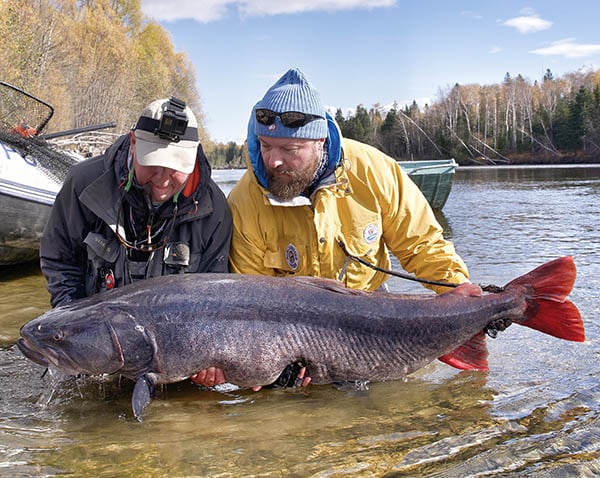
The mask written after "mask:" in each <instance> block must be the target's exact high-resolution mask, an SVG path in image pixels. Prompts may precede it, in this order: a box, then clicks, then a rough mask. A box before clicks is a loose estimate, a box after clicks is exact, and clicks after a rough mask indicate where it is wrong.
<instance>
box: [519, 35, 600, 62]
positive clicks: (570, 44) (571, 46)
mask: <svg viewBox="0 0 600 478" xmlns="http://www.w3.org/2000/svg"><path fill="white" fill-rule="evenodd" d="M529 53H534V54H535V55H543V56H564V57H565V58H583V57H589V56H593V55H598V54H600V44H591V43H588V44H585V43H575V38H565V39H563V40H559V41H555V42H553V43H551V44H550V46H547V47H544V48H538V49H536V50H531V51H530V52H529Z"/></svg>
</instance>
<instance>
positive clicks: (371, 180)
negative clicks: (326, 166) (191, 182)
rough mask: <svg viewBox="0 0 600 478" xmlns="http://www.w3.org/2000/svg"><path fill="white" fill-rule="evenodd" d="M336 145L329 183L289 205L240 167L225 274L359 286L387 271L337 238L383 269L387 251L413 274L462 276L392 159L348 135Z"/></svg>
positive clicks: (370, 286)
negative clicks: (338, 149)
mask: <svg viewBox="0 0 600 478" xmlns="http://www.w3.org/2000/svg"><path fill="white" fill-rule="evenodd" d="M341 145H342V160H341V162H340V163H339V166H338V167H337V169H336V170H335V182H334V183H333V184H330V185H322V186H319V187H318V188H317V189H316V190H315V191H314V192H313V194H312V195H311V197H310V198H305V197H298V198H295V201H294V203H293V204H288V203H285V204H281V203H278V202H277V201H276V200H275V199H274V198H272V197H271V196H270V195H269V192H268V191H267V190H266V189H265V188H264V187H262V186H261V185H260V184H259V182H258V180H257V178H256V176H255V174H254V172H253V169H252V168H251V167H250V168H249V169H248V170H247V171H246V173H245V174H244V175H243V176H242V178H241V179H240V181H239V182H238V184H236V186H235V187H234V188H233V190H232V191H231V193H230V195H229V198H228V201H229V205H230V207H231V211H232V214H233V237H232V242H231V250H230V270H231V272H237V273H246V274H261V275H271V276H289V275H304V276H317V277H326V278H330V279H337V280H340V281H341V282H343V283H344V284H345V285H346V286H347V287H350V288H353V289H362V290H375V289H377V288H378V287H379V286H381V285H382V284H383V283H384V282H385V281H386V279H387V277H388V276H387V275H386V274H384V273H382V272H377V271H375V270H373V269H371V268H369V267H367V266H365V265H361V264H360V263H358V262H356V261H353V260H350V259H349V258H348V257H347V256H346V254H345V253H344V251H343V249H342V248H341V247H340V245H339V243H338V242H339V241H342V242H343V244H344V245H345V247H346V249H347V250H348V252H349V253H350V254H352V255H355V256H359V257H361V258H363V259H364V260H366V261H368V262H370V263H372V264H375V265H377V266H379V267H381V268H386V269H389V268H390V258H389V254H388V253H389V252H391V253H393V254H394V255H395V256H396V257H397V258H398V260H399V261H400V264H401V265H402V267H403V268H404V269H405V270H406V271H408V272H410V273H413V274H414V275H416V276H417V277H419V278H424V279H429V280H442V281H449V282H452V283H462V282H466V281H468V272H467V267H466V266H465V264H464V263H463V261H462V260H461V258H460V257H459V256H458V255H457V254H456V252H455V250H454V246H453V245H452V243H450V242H448V241H446V240H445V239H444V238H443V235H442V228H441V226H440V225H439V223H438V222H437V220H436V219H435V216H434V214H433V212H432V210H431V208H430V207H429V204H428V203H427V200H426V199H425V197H424V196H423V194H422V193H421V191H420V190H419V188H418V187H417V186H416V185H415V184H414V183H413V182H412V180H411V179H410V178H409V177H408V175H407V174H406V173H405V172H404V171H403V170H402V169H401V168H400V166H399V165H398V164H397V163H396V161H395V160H394V159H393V158H391V157H389V156H387V155H385V154H384V153H382V152H381V151H379V150H377V149H375V148H373V147H371V146H368V145H366V144H362V143H359V142H357V141H354V140H350V139H342V140H341ZM428 287H430V288H431V289H433V290H435V291H436V292H446V291H448V290H449V289H448V288H447V287H437V286H428Z"/></svg>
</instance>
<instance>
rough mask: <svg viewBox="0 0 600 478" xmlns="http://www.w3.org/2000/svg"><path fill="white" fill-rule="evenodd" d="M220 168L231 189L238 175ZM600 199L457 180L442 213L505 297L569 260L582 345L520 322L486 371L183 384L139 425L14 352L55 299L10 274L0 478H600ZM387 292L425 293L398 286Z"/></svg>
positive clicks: (114, 392)
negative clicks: (278, 383)
mask: <svg viewBox="0 0 600 478" xmlns="http://www.w3.org/2000/svg"><path fill="white" fill-rule="evenodd" d="M215 173H216V177H217V178H218V181H219V183H220V184H223V185H224V187H223V188H224V190H228V188H230V187H231V186H232V185H233V183H234V181H235V180H236V179H237V178H238V177H239V172H222V171H218V172H215ZM231 174H234V175H235V176H232V175H231ZM231 178H233V179H231ZM598 204H600V169H598V168H580V167H568V168H510V169H508V168H501V169H500V168H477V169H475V168H459V170H458V172H457V174H456V177H455V183H454V187H453V191H452V193H451V195H450V198H449V200H448V203H447V204H446V207H445V209H444V212H443V213H442V214H441V215H439V216H438V218H439V219H440V222H441V223H442V224H443V225H444V226H445V228H446V232H447V236H448V237H449V238H451V239H452V240H453V241H454V243H455V246H456V248H457V250H458V251H459V253H460V254H461V255H462V256H463V258H464V259H465V261H466V262H467V264H468V265H469V268H470V271H471V278H472V280H473V281H474V282H481V283H494V284H498V285H503V284H505V283H506V282H508V281H509V280H511V279H513V278H514V277H516V276H518V275H520V274H522V273H524V272H527V271H528V270H530V269H532V268H533V267H535V266H537V265H539V264H540V263H542V262H544V261H546V260H549V259H552V258H555V257H558V256H560V255H566V254H569V255H573V256H574V257H575V261H576V263H577V267H578V279H577V283H576V286H575V290H574V292H573V294H572V299H573V300H574V302H575V303H576V304H577V305H578V306H579V308H580V310H581V312H582V315H583V317H584V321H585V323H586V334H587V340H586V342H585V343H583V344H574V343H568V342H562V341H558V340H557V339H554V338H552V337H548V336H544V335H542V334H540V333H537V332H535V331H533V330H530V329H526V328H524V327H518V326H516V325H515V326H513V327H510V328H509V329H508V330H507V331H506V332H504V333H502V334H500V336H499V337H498V339H496V340H489V341H488V345H489V349H490V357H489V360H490V369H491V370H490V372H489V373H487V374H482V373H473V372H457V371H456V370H454V369H451V368H450V367H448V366H446V365H444V364H441V363H433V364H431V365H429V366H428V367H426V368H425V369H423V370H420V371H419V372H417V373H415V374H413V375H412V376H411V377H409V378H408V379H407V380H405V381H397V382H389V383H377V384H371V385H370V388H369V390H368V391H355V390H352V389H337V388H335V387H332V386H318V387H316V386H311V387H309V388H308V389H307V390H263V391H260V392H258V393H253V392H247V391H237V392H236V391H224V392H215V391H209V390H201V389H199V388H198V387H195V386H193V385H191V384H189V383H185V382H184V383H180V384H172V385H169V386H167V387H165V388H164V390H163V391H162V392H160V391H159V394H158V396H157V398H156V399H155V400H154V401H153V402H152V403H151V404H150V406H149V407H148V409H147V410H146V413H145V415H144V419H145V420H144V422H143V423H141V424H140V423H137V422H136V421H135V420H134V419H133V418H132V414H131V405H130V398H131V393H132V388H133V387H132V383H131V382H129V381H127V380H123V381H121V382H119V380H118V379H117V377H110V378H108V379H105V380H100V379H98V378H87V379H78V380H75V379H72V378H71V379H65V380H62V381H61V380H59V381H58V383H54V384H53V381H56V380H57V379H56V378H53V377H51V376H49V375H45V376H44V377H43V378H42V376H41V375H42V373H43V369H42V368H41V367H38V366H36V365H34V364H33V363H31V362H29V361H28V360H26V359H25V358H23V357H22V355H21V354H20V353H19V352H18V351H17V350H16V348H15V347H14V346H12V344H13V343H14V341H15V339H16V337H17V336H18V330H19V327H20V325H21V324H22V323H24V322H25V321H27V320H29V319H30V318H33V317H35V316H37V315H39V314H40V313H41V312H43V311H44V310H46V309H47V308H48V307H49V304H48V302H49V298H48V294H47V293H46V291H45V290H44V281H43V278H42V277H41V276H40V275H39V272H38V271H37V269H36V267H35V266H32V267H29V268H22V267H19V268H12V269H6V270H2V271H0V273H1V274H2V276H1V277H2V279H1V281H0V321H1V327H0V334H1V335H0V337H1V340H2V341H1V342H0V475H2V474H3V471H6V472H7V473H8V474H10V475H12V476H56V475H60V474H71V475H73V476H148V477H162V476H215V477H217V476H218V477H238V476H249V475H252V476H298V477H300V476H315V477H329V476H369V477H371V476H384V475H385V476H411V477H412V476H439V477H465V476H483V475H488V476H597V475H599V474H600V436H599V435H600V405H599V404H600V384H599V377H600V361H598V355H599V353H600V350H599V349H600V347H599V345H598V341H599V338H600V330H599V329H598V322H599V319H600V294H599V293H598V290H599V289H600V279H599V277H600V256H599V255H598V250H600V227H599V226H598V221H597V220H596V215H597V208H598ZM395 265H396V267H397V264H395ZM390 286H391V288H392V290H394V291H395V292H404V291H420V290H422V289H421V287H420V286H418V285H416V284H411V283H406V282H403V281H402V280H401V279H398V278H392V279H390ZM53 386H54V387H55V388H54V389H52V387H53ZM50 397H51V399H50V400H49V401H48V399H49V398H50ZM9 470H10V473H9Z"/></svg>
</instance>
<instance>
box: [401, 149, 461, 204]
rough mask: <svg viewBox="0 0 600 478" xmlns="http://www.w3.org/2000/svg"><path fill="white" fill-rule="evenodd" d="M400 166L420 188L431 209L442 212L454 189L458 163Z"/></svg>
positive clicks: (445, 162)
mask: <svg viewBox="0 0 600 478" xmlns="http://www.w3.org/2000/svg"><path fill="white" fill-rule="evenodd" d="M398 164H399V165H400V167H401V168H402V169H404V171H406V173H407V174H408V175H409V177H410V178H411V179H412V180H413V182H414V183H415V184H416V185H417V186H418V187H419V189H420V190H421V192H422V193H423V195H424V196H425V198H426V199H427V201H428V202H429V204H430V205H431V207H432V208H433V209H434V210H439V211H441V210H442V209H443V207H444V205H445V204H446V201H447V200H448V196H449V195H450V191H451V189H452V179H453V177H454V172H455V171H456V168H457V167H458V164H457V163H456V161H454V159H442V160H425V161H399V162H398Z"/></svg>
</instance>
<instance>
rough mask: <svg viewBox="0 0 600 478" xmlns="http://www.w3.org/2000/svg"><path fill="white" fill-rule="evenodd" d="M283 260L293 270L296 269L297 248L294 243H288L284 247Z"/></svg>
mask: <svg viewBox="0 0 600 478" xmlns="http://www.w3.org/2000/svg"><path fill="white" fill-rule="evenodd" d="M285 261H286V262H287V264H288V266H290V269H292V270H293V271H295V270H296V269H298V249H296V246H294V244H288V246H287V247H286V248H285Z"/></svg>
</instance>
